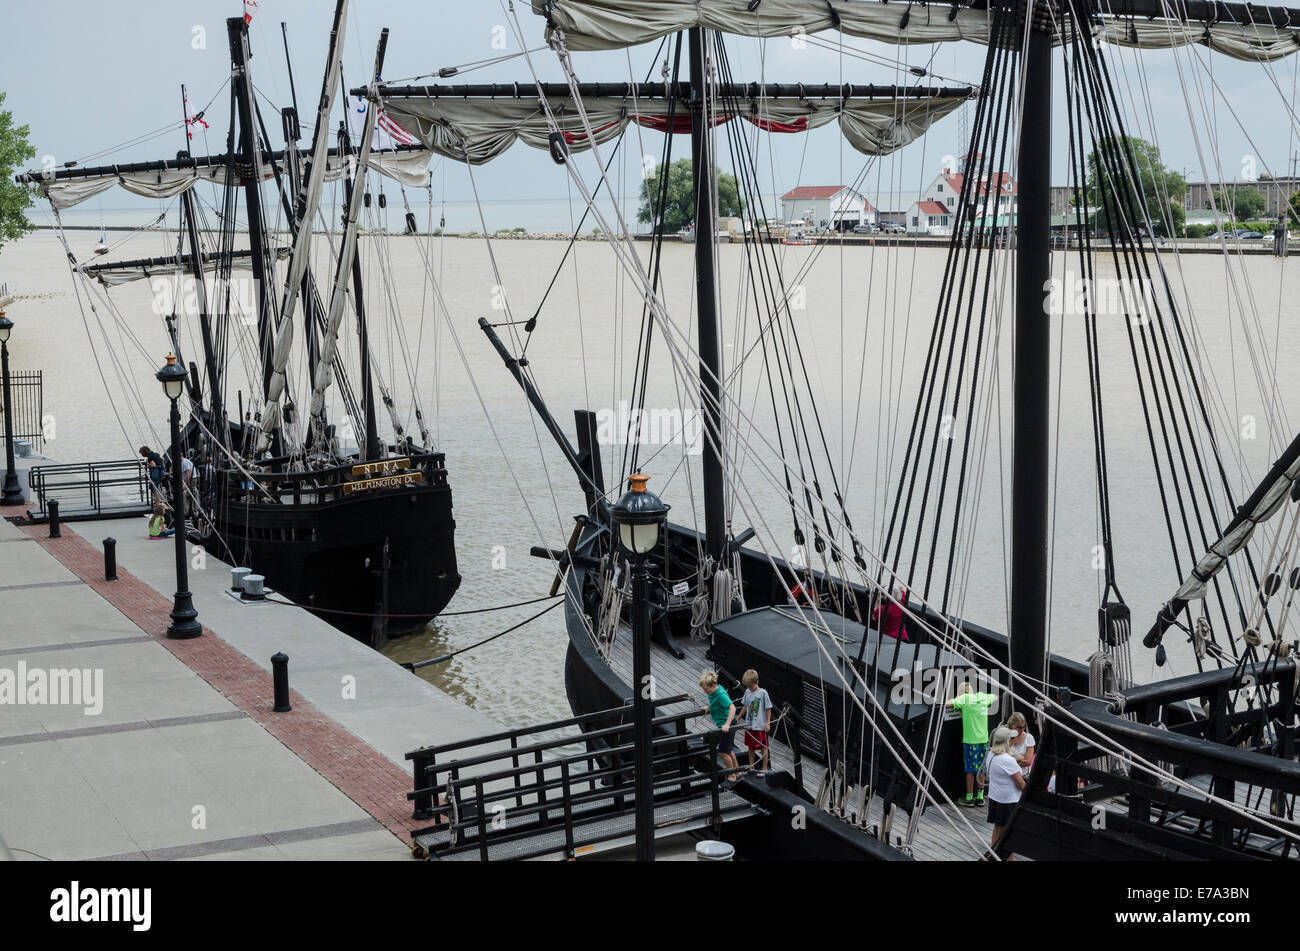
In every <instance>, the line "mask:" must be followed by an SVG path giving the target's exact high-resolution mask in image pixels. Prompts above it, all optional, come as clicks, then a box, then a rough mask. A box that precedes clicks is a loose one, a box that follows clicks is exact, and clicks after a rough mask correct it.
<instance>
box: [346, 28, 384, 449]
mask: <svg viewBox="0 0 1300 951" xmlns="http://www.w3.org/2000/svg"><path fill="white" fill-rule="evenodd" d="M387 40H388V31H386V30H385V31H384V33H383V35H382V37H381V39H380V43H381V44H383V43H386V42H387ZM380 55H381V57H382V55H383V54H382V53H381V54H380ZM370 108H371V109H378V108H379V104H378V103H374V102H372V103H370ZM351 151H352V139H351V138H350V137H349V136H348V126H347V120H344V121H343V122H342V123H341V124H340V125H339V154H340V155H347V154H349V153H351ZM364 174H365V173H364V171H363V170H361V169H358V170H357V179H358V182H359V183H360V185H361V187H362V188H364V187H365V178H364ZM353 187H354V186H353V184H352V179H350V178H348V177H347V176H346V175H345V176H343V199H344V203H345V204H346V205H347V206H348V207H349V208H350V207H351V206H352V189H353ZM352 304H353V308H354V309H355V310H356V312H357V336H358V338H359V339H358V344H359V347H360V350H361V400H362V406H363V408H364V412H365V420H366V432H365V441H364V442H362V443H359V448H360V450H361V452H362V453H363V456H362V459H363V460H370V459H378V458H379V456H380V446H379V424H378V421H377V420H376V418H375V388H374V382H373V381H372V379H371V371H370V331H369V330H368V328H367V325H366V296H365V292H364V288H363V287H362V284H361V256H360V255H357V254H354V255H352Z"/></svg>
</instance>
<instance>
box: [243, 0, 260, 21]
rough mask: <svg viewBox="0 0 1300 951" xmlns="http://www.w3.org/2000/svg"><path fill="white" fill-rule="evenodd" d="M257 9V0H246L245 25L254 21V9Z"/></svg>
mask: <svg viewBox="0 0 1300 951" xmlns="http://www.w3.org/2000/svg"><path fill="white" fill-rule="evenodd" d="M256 9H257V0H244V25H245V26H247V25H248V24H250V23H252V22H253V11H255V10H256Z"/></svg>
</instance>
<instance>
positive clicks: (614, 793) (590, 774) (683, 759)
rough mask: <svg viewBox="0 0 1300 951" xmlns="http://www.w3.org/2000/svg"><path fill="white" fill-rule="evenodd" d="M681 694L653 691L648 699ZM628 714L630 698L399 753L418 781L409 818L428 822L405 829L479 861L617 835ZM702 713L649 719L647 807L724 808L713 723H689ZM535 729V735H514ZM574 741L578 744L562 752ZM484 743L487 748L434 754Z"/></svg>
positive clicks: (714, 811) (704, 813)
mask: <svg viewBox="0 0 1300 951" xmlns="http://www.w3.org/2000/svg"><path fill="white" fill-rule="evenodd" d="M686 699H687V698H686V697H685V696H678V697H670V698H666V699H663V700H658V701H656V702H655V708H656V710H661V709H662V708H663V707H665V706H667V705H669V704H674V703H680V702H683V701H685V700H686ZM630 714H631V707H630V706H624V707H616V708H613V709H610V710H605V711H600V712H598V713H592V714H586V715H584V716H579V717H571V718H569V719H566V720H559V721H553V722H551V723H547V724H541V725H539V726H534V727H528V728H525V729H521V730H510V731H504V732H501V733H496V734H492V735H491V736H487V737H480V738H476V739H474V740H468V741H463V742H461V743H455V744H448V745H446V746H441V747H424V748H422V749H420V750H415V751H413V752H411V753H408V754H407V758H408V759H411V760H413V761H414V763H415V784H416V787H417V788H416V789H414V790H413V791H412V792H411V793H409V794H408V796H407V798H408V799H411V800H414V801H415V803H416V817H417V818H430V819H433V820H434V823H435V824H434V825H432V826H429V827H427V828H423V829H417V830H415V831H414V832H413V833H412V837H413V838H414V839H415V840H416V841H417V843H419V842H421V841H426V842H427V841H429V839H430V837H436V838H437V841H438V844H437V845H435V846H433V847H432V850H433V852H434V854H437V855H440V856H445V855H451V854H457V853H465V852H471V853H472V852H477V853H478V857H479V858H480V859H482V860H484V861H487V860H489V859H491V858H493V857H494V855H497V856H500V855H502V854H504V853H509V857H512V858H523V857H528V856H530V855H537V854H543V853H545V852H553V851H562V852H563V853H564V854H565V855H566V857H569V858H572V857H574V856H575V855H576V854H578V852H579V851H580V850H585V849H587V848H588V847H590V846H593V845H594V844H597V843H599V842H601V841H602V840H605V841H608V840H612V839H615V838H620V837H623V836H626V835H627V833H628V831H629V828H630V826H628V824H627V822H626V820H627V819H628V818H629V817H631V816H632V814H633V812H634V810H635V800H636V793H635V770H634V766H633V757H634V746H633V742H632V738H633V731H634V727H633V724H632V723H631V722H630ZM705 715H706V712H705V711H704V710H701V709H699V708H695V707H692V709H690V710H682V711H678V712H671V713H664V714H662V715H657V716H655V717H654V718H653V719H652V721H651V723H652V729H653V731H654V733H655V734H656V735H655V737H654V739H653V740H652V743H651V748H652V749H651V751H652V763H653V779H652V788H653V795H654V807H655V809H661V808H665V807H671V806H674V805H679V804H685V803H691V802H698V803H703V806H702V807H701V808H700V809H699V810H698V812H699V815H700V816H701V817H702V818H703V820H704V821H705V823H706V824H707V825H710V826H712V827H714V828H716V827H717V826H718V825H720V824H721V821H722V817H723V814H724V812H725V811H726V810H727V808H729V807H724V804H723V802H722V790H721V781H722V773H723V770H722V769H721V768H720V767H719V765H718V759H717V755H716V748H717V743H718V739H719V737H720V735H721V731H719V730H711V731H708V732H695V731H692V730H691V729H690V726H689V723H690V721H692V720H694V719H696V718H698V717H702V716H705ZM602 722H604V723H611V722H612V723H613V725H612V726H600V725H599V724H600V723H602ZM574 727H577V728H578V729H577V731H576V732H575V731H573V728H574ZM566 730H568V731H569V732H565V731H566ZM536 737H543V738H541V739H537V740H536V742H527V743H521V742H520V740H523V739H532V738H536ZM578 744H586V748H585V749H583V750H581V751H579V752H567V751H569V750H572V749H573V748H574V747H575V746H576V745H578ZM483 747H495V748H494V749H490V750H489V751H487V752H481V753H475V754H474V755H469V756H463V755H462V756H460V757H459V758H456V759H452V760H448V761H446V762H441V763H440V762H437V761H436V760H437V757H438V756H439V755H446V754H448V753H466V752H470V751H472V750H474V749H476V748H483ZM620 819H622V820H624V821H622V822H620V821H618V820H620ZM579 840H581V841H579ZM494 850H495V851H494ZM418 853H419V849H418V848H417V854H418Z"/></svg>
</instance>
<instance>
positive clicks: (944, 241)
mask: <svg viewBox="0 0 1300 951" xmlns="http://www.w3.org/2000/svg"><path fill="white" fill-rule="evenodd" d="M35 230H37V231H57V230H59V229H57V228H56V227H54V226H53V225H36V227H35ZM63 230H64V231H92V232H94V231H100V230H104V231H112V232H124V231H125V232H135V231H144V232H163V233H168V234H170V233H173V232H174V230H175V229H172V228H161V227H158V226H156V225H151V226H149V227H146V228H132V227H130V226H127V225H109V226H107V227H104V228H102V229H101V227H100V226H99V225H64V226H63ZM208 231H209V232H210V233H213V234H215V233H217V232H216V231H214V230H212V229H208ZM241 233H246V232H241ZM360 234H361V236H362V237H375V236H378V235H382V236H384V237H389V238H406V237H411V238H428V237H434V238H455V239H460V240H479V241H481V240H483V233H482V232H481V231H445V232H437V231H435V232H432V233H430V232H428V231H417V232H415V233H414V234H410V235H408V234H405V233H403V232H397V231H387V232H379V231H362V232H360ZM489 237H492V238H494V239H496V240H498V241H574V240H577V241H603V240H604V239H605V235H603V234H598V233H592V232H583V233H581V234H578V235H574V234H573V232H569V231H497V232H493V233H492V234H491V235H490V236H489ZM653 237H654V236H653V235H649V234H634V235H632V240H633V241H650V240H652V239H653ZM664 240H665V241H668V242H675V243H682V238H681V236H680V235H676V234H670V235H666V236H665V237H664ZM765 240H766V241H767V243H768V244H780V243H781V239H780V238H778V237H774V236H769V237H767V238H766V239H765ZM731 243H732V244H740V242H739V241H732V242H731ZM826 244H831V245H841V244H843V245H845V246H849V247H853V246H861V247H872V246H875V245H885V246H891V245H892V246H908V247H916V248H946V247H948V244H949V238H948V237H947V236H944V235H923V234H851V233H850V234H843V235H838V234H828V235H825V236H817V237H816V240H815V242H813V243H812V244H808V245H801V246H803V247H815V246H817V245H826ZM1094 244H1095V245H1097V246H1105V247H1109V245H1107V244H1105V242H1102V241H1099V240H1097V239H1094ZM1056 246H1057V247H1058V248H1060V245H1059V244H1057V245H1056ZM1077 247H1078V245H1077V244H1072V245H1071V248H1072V249H1077ZM1148 250H1150V249H1149V248H1148ZM1159 250H1162V251H1179V252H1180V253H1183V254H1223V253H1225V249H1224V247H1223V245H1222V244H1221V243H1220V242H1219V241H1218V240H1216V239H1214V238H1178V239H1176V240H1172V241H1165V242H1164V244H1162V245H1160V247H1159ZM1226 250H1227V252H1228V253H1232V252H1237V253H1240V254H1255V255H1268V256H1272V255H1273V240H1272V238H1271V237H1268V236H1265V237H1264V238H1263V239H1262V240H1259V241H1235V242H1233V243H1231V244H1229V245H1228V246H1227V249H1226ZM1294 250H1295V251H1296V253H1300V245H1295V246H1294Z"/></svg>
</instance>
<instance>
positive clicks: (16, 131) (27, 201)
mask: <svg viewBox="0 0 1300 951" xmlns="http://www.w3.org/2000/svg"><path fill="white" fill-rule="evenodd" d="M4 102H5V94H4V93H2V92H0V107H3V106H4ZM28 132H29V129H28V127H27V126H25V125H24V126H15V125H14V117H13V113H11V112H8V111H6V110H5V109H4V108H0V248H2V247H4V243H5V242H6V241H14V240H16V239H18V238H21V237H22V236H23V235H24V234H26V233H27V232H28V231H31V230H32V229H33V227H34V225H32V223H31V222H30V221H28V220H27V215H25V214H24V212H25V211H26V210H27V209H28V208H30V207H31V205H32V202H33V201H34V200H35V199H34V196H33V195H32V193H31V191H30V190H29V189H28V188H26V187H24V186H22V185H19V184H18V183H17V182H15V181H14V175H15V174H17V173H18V172H19V171H21V170H22V167H23V164H24V163H25V162H27V160H28V159H31V158H33V157H34V156H35V155H36V150H35V149H34V148H32V147H31V146H30V145H29V144H28V143H27V135H28Z"/></svg>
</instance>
